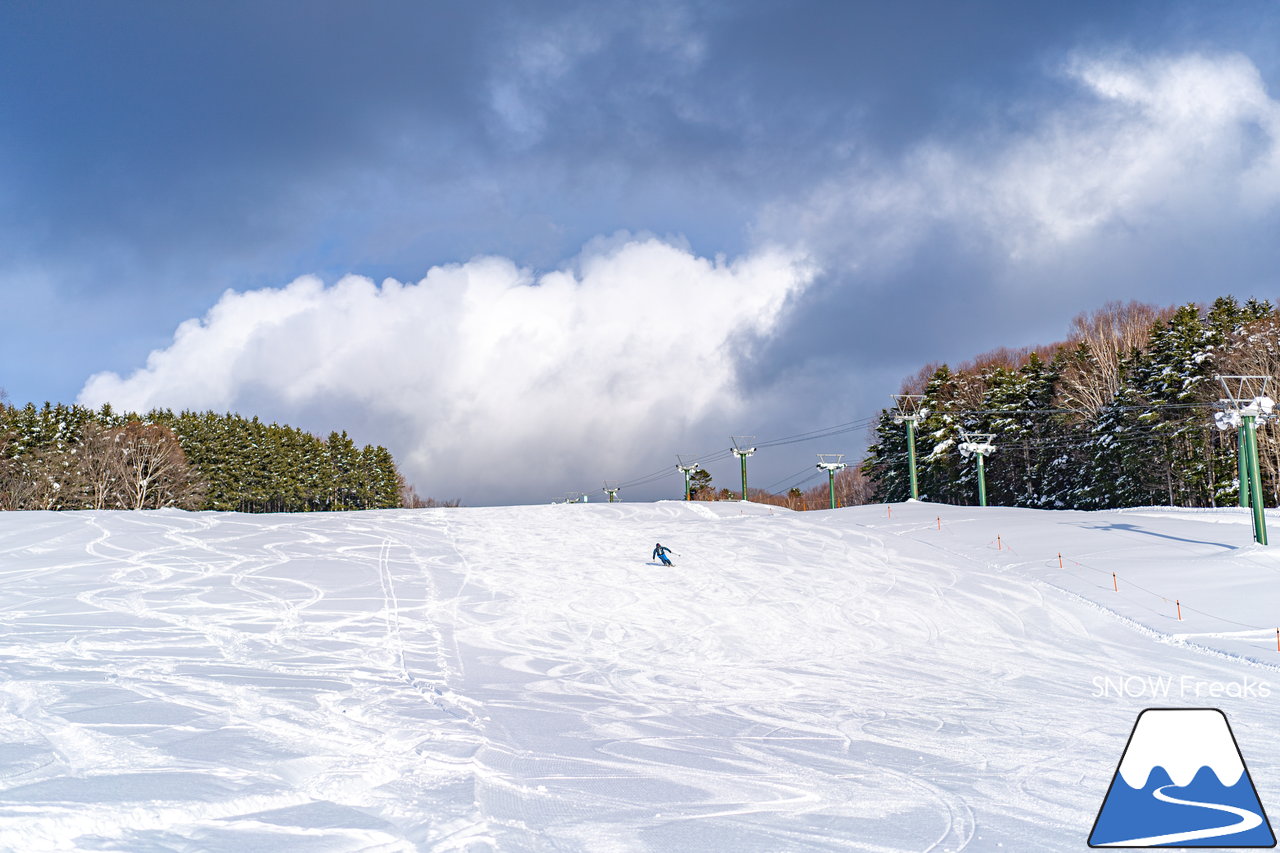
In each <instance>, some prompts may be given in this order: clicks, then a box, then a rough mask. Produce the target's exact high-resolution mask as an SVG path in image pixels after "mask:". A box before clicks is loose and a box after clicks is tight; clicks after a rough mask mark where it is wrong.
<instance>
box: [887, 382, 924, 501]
mask: <svg viewBox="0 0 1280 853" xmlns="http://www.w3.org/2000/svg"><path fill="white" fill-rule="evenodd" d="M890 396H892V397H893V404H894V405H895V406H896V407H897V412H898V413H897V414H896V415H894V416H893V422H894V423H895V424H901V423H905V424H906V425H907V466H908V471H909V473H910V476H911V499H912V500H920V483H919V480H918V479H917V478H916V424H917V423H919V422H920V418H922V417H924V414H925V412H924V409H922V408H921V404H922V403H924V395H923V394H892V395H890Z"/></svg>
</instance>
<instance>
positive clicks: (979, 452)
mask: <svg viewBox="0 0 1280 853" xmlns="http://www.w3.org/2000/svg"><path fill="white" fill-rule="evenodd" d="M960 437H961V438H962V439H964V441H962V442H961V443H960V453H961V455H964V456H973V457H975V458H976V459H977V460H978V506H986V505H987V469H986V465H985V460H986V458H987V456H988V455H989V454H992V453H995V452H996V449H995V447H994V446H993V445H992V444H991V439H993V438H995V437H996V436H995V433H991V432H967V431H966V430H960Z"/></svg>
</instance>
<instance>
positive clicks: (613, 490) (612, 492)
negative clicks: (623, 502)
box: [604, 480, 622, 503]
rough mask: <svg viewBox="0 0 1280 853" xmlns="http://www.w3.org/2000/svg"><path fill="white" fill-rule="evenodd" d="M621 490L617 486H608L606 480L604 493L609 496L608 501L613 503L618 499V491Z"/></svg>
mask: <svg viewBox="0 0 1280 853" xmlns="http://www.w3.org/2000/svg"><path fill="white" fill-rule="evenodd" d="M620 491H622V490H621V489H620V488H618V487H617V486H610V485H609V481H608V480H606V481H605V484H604V493H605V494H606V495H608V496H609V503H615V502H616V501H617V500H618V492H620Z"/></svg>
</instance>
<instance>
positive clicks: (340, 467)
mask: <svg viewBox="0 0 1280 853" xmlns="http://www.w3.org/2000/svg"><path fill="white" fill-rule="evenodd" d="M406 504H407V505H423V503H422V502H421V500H420V499H418V498H417V496H416V494H414V493H413V490H412V488H410V487H408V486H407V485H406V484H405V482H404V480H403V478H402V477H401V476H400V474H399V472H398V471H397V470H396V464H395V460H394V459H392V456H391V453H390V452H388V451H387V450H386V448H384V447H380V446H372V445H367V446H365V447H359V448H358V447H356V445H355V443H354V442H353V441H352V440H351V439H350V438H349V437H348V436H347V434H346V433H345V432H342V433H338V432H335V433H331V434H330V435H329V437H328V438H326V439H321V438H319V437H317V436H314V435H312V434H310V433H307V432H304V431H302V430H300V429H296V428H294V427H289V426H281V425H279V424H274V423H272V424H265V423H262V422H261V421H259V420H258V419H257V418H244V417H241V416H239V415H234V414H215V413H213V412H203V413H198V412H182V413H180V414H174V413H173V412H171V411H167V410H158V411H153V412H149V413H147V414H146V415H138V414H134V413H117V412H115V411H113V410H112V408H111V407H110V406H104V407H102V408H101V409H96V410H95V409H89V408H86V407H84V406H78V405H72V406H67V405H62V404H58V405H54V404H51V403H45V404H44V406H42V407H37V406H35V405H34V404H28V405H26V406H23V407H15V406H9V405H3V404H0V509H2V510H39V509H44V510H74V509H158V508H162V507H176V508H179V509H193V510H194V509H209V510H238V511H241V512H303V511H320V510H351V509H379V508H387V507H398V506H402V505H406Z"/></svg>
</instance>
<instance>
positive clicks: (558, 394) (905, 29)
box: [0, 0, 1280, 504]
mask: <svg viewBox="0 0 1280 853" xmlns="http://www.w3.org/2000/svg"><path fill="white" fill-rule="evenodd" d="M1276 43H1280V7H1278V6H1277V5H1276V4H1275V3H1271V2H1247V0H1244V1H1243V2H1234V3H1230V4H1226V3H1222V4H1215V3H1202V2H1190V3H1180V2H1133V3H1113V2H1098V3H1090V2H1080V3H1072V4H1062V3H1048V2H1046V3H1028V2H1025V0H1014V1H1013V2H997V1H996V0H988V2H969V3H963V4H960V3H950V2H936V3H894V4H887V3H856V2H848V3H834V2H833V3H815V2H788V3H781V2H778V3H764V2H721V3H713V2H653V3H647V4H632V3H610V2H582V3H573V2H541V3H536V4H529V3H518V2H510V3H499V2H480V3H466V4H463V3H434V4H422V3H408V2H406V3H397V2H384V3H380V4H377V5H376V6H372V7H371V6H367V5H365V4H351V3H346V4H342V3H327V2H305V3H304V2H271V3H249V2H246V3H236V2H229V3H221V4H165V3H158V2H145V3H143V2H139V3H133V2H112V3H94V2H71V3H65V4H59V5H57V6H49V5H48V4H35V3H23V2H7V3H0V72H2V73H0V295H2V296H3V298H4V302H5V305H6V307H7V312H6V313H7V316H6V320H7V322H6V323H5V328H4V334H3V335H0V365H2V367H0V387H3V388H4V389H5V390H6V391H7V393H8V396H9V400H10V402H12V403H18V404H23V403H25V402H28V401H33V402H37V403H39V402H42V401H44V400H56V401H67V402H71V401H78V402H82V403H85V404H88V405H94V406H97V405H101V404H102V403H104V402H111V403H112V404H114V405H116V406H117V407H121V408H126V409H136V410H146V409H149V408H153V407H169V408H195V409H215V410H218V411H238V412H240V413H242V414H245V415H257V416H258V417H261V418H263V419H264V420H275V421H280V422H284V423H290V424H293V425H295V426H300V427H303V428H306V429H308V430H311V431H313V432H317V433H320V434H327V433H328V432H329V431H331V430H346V431H348V432H349V433H350V434H351V435H352V436H353V437H354V438H356V440H357V441H360V442H362V443H364V442H368V443H376V444H382V445H385V446H387V447H388V448H389V449H391V450H392V452H393V453H394V454H395V456H396V458H397V460H398V461H399V463H400V465H401V468H402V469H403V470H404V472H405V474H406V475H407V477H408V479H409V480H410V481H411V482H412V483H413V484H414V485H415V487H416V488H417V489H418V491H419V492H420V493H421V494H422V495H424V496H432V497H435V498H437V499H441V500H446V499H453V498H459V499H461V500H463V502H464V503H468V504H495V503H507V502H542V501H546V500H551V499H555V498H559V497H563V496H564V495H565V494H566V493H568V492H570V491H582V492H592V493H593V495H594V498H595V499H599V498H602V497H603V495H602V494H601V493H600V491H599V490H600V488H601V486H602V485H603V483H604V482H605V481H609V482H614V483H616V482H622V483H624V484H627V483H634V482H635V481H637V480H641V479H644V478H645V477H646V475H649V474H653V473H658V472H661V471H664V470H665V471H667V472H668V475H667V476H666V477H664V478H661V479H659V480H657V481H655V482H653V483H648V484H639V485H636V486H633V487H631V488H624V494H623V495H622V497H624V498H631V499H652V498H656V497H672V496H676V495H677V494H678V493H679V491H680V486H681V482H680V480H679V479H678V477H677V476H676V474H675V469H674V466H675V463H676V455H677V454H683V455H685V456H686V457H701V458H707V457H708V456H709V455H710V454H711V453H713V452H719V451H721V450H723V449H724V448H726V447H728V445H729V440H730V436H735V435H744V434H746V435H755V436H756V437H757V441H758V442H760V443H766V442H768V441H769V440H771V439H776V438H779V437H785V436H791V435H796V434H800V433H805V432H809V431H813V430H820V429H823V428H826V427H829V426H832V425H837V424H850V425H852V426H851V427H850V428H849V429H847V430H846V431H844V432H841V433H837V434H834V435H829V436H827V437H825V438H823V439H820V440H817V441H810V442H798V443H793V444H786V445H775V446H773V447H769V448H762V449H761V451H760V452H759V453H758V454H757V455H756V456H754V457H752V459H751V461H750V464H751V472H752V478H751V479H752V485H753V486H757V485H759V486H778V487H779V488H785V487H786V486H787V485H790V484H791V483H793V482H799V483H801V484H802V485H805V486H808V485H813V484H814V483H815V482H819V481H818V480H809V481H805V478H806V477H808V476H809V474H810V472H812V473H815V474H816V473H817V472H816V471H815V470H814V469H812V468H811V467H810V466H811V464H812V463H813V462H815V461H816V457H814V456H813V454H815V453H846V454H848V455H849V457H850V458H856V457H857V455H858V454H859V453H860V452H861V450H862V449H863V447H864V446H865V443H866V432H865V428H864V427H863V426H862V425H861V424H862V422H863V421H864V420H865V419H867V418H869V417H873V416H874V415H876V414H877V413H878V411H879V409H880V408H881V407H883V406H884V405H885V404H886V403H887V402H888V395H889V394H891V393H893V392H895V391H897V390H898V388H899V385H900V383H901V381H902V379H903V378H904V377H906V376H908V375H911V374H914V373H915V372H916V371H917V370H918V369H919V368H920V366H922V365H923V364H926V363H929V362H938V361H951V362H958V361H964V360H967V359H969V358H971V357H972V356H974V355H977V354H978V353H981V352H984V351H986V350H990V349H993V348H996V347H1001V346H1009V347H1018V346H1029V345H1035V344H1040V343H1049V342H1052V341H1055V340H1059V339H1061V338H1062V337H1063V336H1064V334H1065V332H1066V330H1067V327H1068V324H1069V322H1070V319H1071V318H1072V317H1073V316H1074V315H1075V314H1077V313H1080V312H1082V311H1088V310H1092V309H1095V308H1097V307H1099V306H1101V305H1102V304H1103V303H1105V302H1107V301H1109V300H1113V299H1123V300H1128V299H1137V300H1143V301H1148V302H1155V303H1160V304H1176V303H1185V302H1188V301H1207V300H1211V299H1213V298H1215V297H1217V296H1219V295H1223V294H1227V293H1230V294H1234V295H1237V296H1239V297H1241V298H1245V297H1249V296H1257V297H1260V298H1273V297H1275V295H1276V294H1275V287H1274V284H1275V278H1274V270H1275V269H1276V268H1277V261H1280V241H1277V240H1275V234H1276V233H1277V226H1280V100H1278V98H1280V94H1277V93H1278V92H1280V85H1278V84H1280V79H1278V78H1280V60H1278V59H1277V54H1276V52H1275V50H1274V45H1275V44H1276ZM708 467H709V469H710V470H711V472H712V474H713V476H714V478H715V482H716V484H717V485H718V486H729V487H734V486H735V484H736V483H737V480H738V475H737V467H736V464H735V463H734V461H733V460H732V459H729V460H719V461H717V462H716V463H714V464H711V463H709V464H708ZM791 475H795V477H792V476H791ZM789 478H790V479H789Z"/></svg>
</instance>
